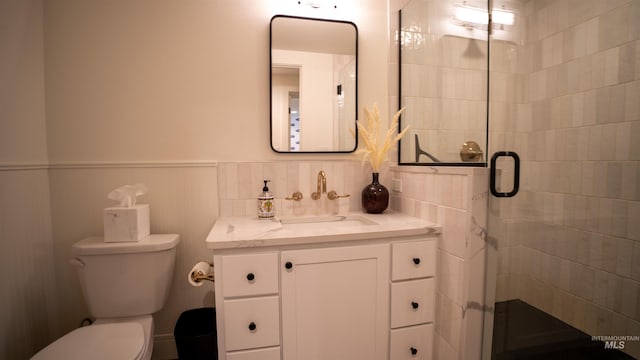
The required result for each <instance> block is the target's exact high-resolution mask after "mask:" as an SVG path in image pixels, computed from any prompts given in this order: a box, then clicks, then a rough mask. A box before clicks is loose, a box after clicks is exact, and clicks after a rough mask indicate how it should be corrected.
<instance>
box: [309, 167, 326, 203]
mask: <svg viewBox="0 0 640 360" xmlns="http://www.w3.org/2000/svg"><path fill="white" fill-rule="evenodd" d="M326 193H327V174H325V173H324V170H320V172H319V173H318V186H317V188H316V192H314V193H312V194H311V198H312V199H313V200H318V199H320V196H322V194H326Z"/></svg>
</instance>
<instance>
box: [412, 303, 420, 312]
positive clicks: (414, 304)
mask: <svg viewBox="0 0 640 360" xmlns="http://www.w3.org/2000/svg"><path fill="white" fill-rule="evenodd" d="M411 307H412V308H413V309H414V310H415V309H417V308H419V307H420V304H418V303H417V302H415V301H412V302H411Z"/></svg>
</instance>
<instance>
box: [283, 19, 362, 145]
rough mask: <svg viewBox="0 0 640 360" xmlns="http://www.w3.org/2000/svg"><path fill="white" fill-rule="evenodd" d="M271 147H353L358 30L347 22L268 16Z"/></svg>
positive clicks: (354, 139)
mask: <svg viewBox="0 0 640 360" xmlns="http://www.w3.org/2000/svg"><path fill="white" fill-rule="evenodd" d="M270 44H271V54H270V59H271V63H270V66H271V78H270V80H271V81H270V82H271V148H272V149H273V150H274V151H276V152H286V153H317V152H321V153H325V152H330V153H334V152H337V153H341V152H353V151H355V149H356V147H357V145H358V144H357V137H355V138H354V137H353V135H351V132H350V131H349V129H355V128H356V118H357V109H358V105H357V98H358V97H357V95H358V86H357V73H358V29H357V27H356V26H355V24H353V23H351V22H347V21H337V20H322V19H311V18H303V17H294V16H285V15H276V16H274V17H273V18H271V25H270Z"/></svg>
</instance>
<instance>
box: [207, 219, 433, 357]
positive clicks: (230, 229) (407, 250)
mask: <svg viewBox="0 0 640 360" xmlns="http://www.w3.org/2000/svg"><path fill="white" fill-rule="evenodd" d="M358 216H359V217H363V218H364V217H366V216H368V215H363V214H358ZM346 218H347V219H348V217H346ZM367 219H368V218H367ZM370 219H371V222H370V223H366V222H363V225H362V226H356V227H352V226H351V225H349V226H346V225H343V226H344V227H343V228H341V229H338V227H337V226H336V227H333V228H332V227H330V226H324V227H321V226H315V227H309V228H307V227H304V226H298V225H296V226H295V227H290V229H291V230H287V228H286V227H285V228H284V229H283V230H276V231H274V230H273V229H272V227H273V225H272V224H271V223H264V222H259V221H258V220H256V224H255V226H254V227H253V228H251V227H249V226H247V224H249V225H251V226H253V225H252V223H251V221H250V220H247V219H240V220H238V219H221V220H219V221H218V222H216V225H215V226H214V229H212V231H211V233H210V235H209V237H208V238H207V246H208V247H209V248H210V249H213V251H214V256H213V262H214V271H215V300H216V316H217V320H216V321H217V329H218V358H219V359H220V360H257V359H261V360H276V359H278V360H387V359H393V360H402V359H407V360H417V359H421V360H428V359H432V357H433V355H432V354H433V321H434V318H435V314H434V313H435V301H434V299H435V295H434V294H435V280H434V279H435V270H436V266H435V265H436V248H437V239H438V234H439V233H440V230H441V229H440V227H438V226H437V225H433V224H428V223H426V224H425V222H423V221H422V220H419V219H414V218H409V217H406V216H403V215H399V214H385V215H384V216H378V217H373V216H372V217H371V218H370ZM374 222H375V224H374V225H371V223H374ZM263 224H266V225H263ZM240 225H242V226H240ZM260 226H263V227H265V229H267V230H266V231H265V232H259V231H257V230H256V229H258V228H259V227H260ZM243 227H245V228H246V229H247V230H244V228H243ZM310 228H311V229H310ZM300 229H302V230H300ZM249 230H251V231H249ZM247 234H248V235H247ZM296 234H297V236H296Z"/></svg>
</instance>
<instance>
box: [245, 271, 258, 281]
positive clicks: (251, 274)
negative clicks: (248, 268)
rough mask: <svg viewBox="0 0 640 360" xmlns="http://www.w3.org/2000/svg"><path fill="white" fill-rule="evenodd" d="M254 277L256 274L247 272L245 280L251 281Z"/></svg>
mask: <svg viewBox="0 0 640 360" xmlns="http://www.w3.org/2000/svg"><path fill="white" fill-rule="evenodd" d="M255 278H256V276H255V275H254V274H253V273H248V274H247V280H249V281H253V280H254V279H255Z"/></svg>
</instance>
